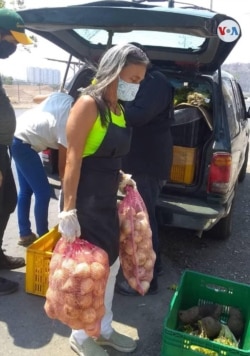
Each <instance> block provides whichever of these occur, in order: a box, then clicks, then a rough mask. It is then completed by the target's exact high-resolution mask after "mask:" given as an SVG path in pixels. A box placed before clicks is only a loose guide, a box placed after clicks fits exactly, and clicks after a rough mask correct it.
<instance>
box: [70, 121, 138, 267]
mask: <svg viewBox="0 0 250 356" xmlns="http://www.w3.org/2000/svg"><path fill="white" fill-rule="evenodd" d="M131 134H132V132H131V129H130V128H124V127H119V126H117V125H115V124H113V123H112V122H110V123H109V126H108V128H107V132H106V135H105V137H104V139H103V141H102V143H101V145H100V147H99V148H98V150H97V151H96V152H95V154H94V155H91V156H88V157H85V158H84V159H83V161H82V167H81V174H80V180H79V185H78V191H77V201H76V208H77V215H78V220H79V223H80V226H81V233H82V238H84V239H85V240H87V241H89V242H91V243H92V244H94V245H96V246H99V247H101V248H102V249H104V250H105V251H106V252H107V253H108V255H109V264H110V266H111V265H112V264H113V263H114V262H115V260H116V259H117V257H118V255H119V219H118V211H117V190H118V185H119V170H120V169H121V157H122V156H124V155H126V154H127V153H128V151H129V148H130V141H131Z"/></svg>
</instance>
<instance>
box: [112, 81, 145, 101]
mask: <svg viewBox="0 0 250 356" xmlns="http://www.w3.org/2000/svg"><path fill="white" fill-rule="evenodd" d="M139 87H140V84H135V83H127V82H125V81H124V80H122V79H121V78H119V82H118V88H117V97H118V99H120V100H122V101H133V100H134V99H135V97H136V94H137V92H138V90H139Z"/></svg>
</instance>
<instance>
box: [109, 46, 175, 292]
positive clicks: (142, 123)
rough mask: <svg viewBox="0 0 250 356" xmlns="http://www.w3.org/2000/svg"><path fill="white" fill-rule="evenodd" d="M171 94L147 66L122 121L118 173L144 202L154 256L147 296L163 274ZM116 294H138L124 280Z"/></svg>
mask: <svg viewBox="0 0 250 356" xmlns="http://www.w3.org/2000/svg"><path fill="white" fill-rule="evenodd" d="M135 45H137V44H135ZM138 47H139V46H138ZM173 94H174V89H173V87H172V85H171V84H170V82H169V81H168V79H167V77H166V76H165V75H164V74H163V73H161V72H160V71H158V70H157V69H156V68H154V67H151V68H150V69H148V71H147V74H146V76H145V79H144V80H143V81H142V83H141V84H140V89H139V91H138V93H137V95H136V98H135V100H134V101H132V102H128V103H125V104H124V108H125V119H126V122H127V125H128V126H131V127H133V135H132V141H131V146H130V151H129V153H128V154H127V155H126V156H125V158H124V159H123V165H122V170H123V171H124V172H126V173H130V174H132V178H133V180H135V182H136V185H137V189H138V191H139V193H140V195H141V196H142V198H143V200H144V203H145V205H146V208H147V211H148V215H149V222H150V227H151V230H152V242H153V249H154V251H155V253H156V262H155V266H154V276H153V280H152V281H151V284H150V288H149V291H148V294H156V293H157V292H158V276H160V275H162V274H163V268H162V264H161V258H160V251H159V236H158V223H157V220H156V204H157V200H158V197H159V194H160V191H161V188H162V186H163V184H164V181H166V180H168V178H169V174H170V169H171V165H172V149H173V142H172V135H171V131H170V126H171V123H172V120H173ZM116 291H117V292H118V293H120V294H123V295H131V296H133V295H138V293H137V292H136V291H134V290H133V289H132V288H131V287H130V286H129V285H128V283H127V282H126V281H123V282H121V283H120V284H117V285H116Z"/></svg>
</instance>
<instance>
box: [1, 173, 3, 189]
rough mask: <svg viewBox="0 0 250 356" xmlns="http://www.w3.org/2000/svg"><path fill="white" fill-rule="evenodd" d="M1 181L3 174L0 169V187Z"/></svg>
mask: <svg viewBox="0 0 250 356" xmlns="http://www.w3.org/2000/svg"><path fill="white" fill-rule="evenodd" d="M2 183H3V174H2V172H1V171H0V188H1V186H2Z"/></svg>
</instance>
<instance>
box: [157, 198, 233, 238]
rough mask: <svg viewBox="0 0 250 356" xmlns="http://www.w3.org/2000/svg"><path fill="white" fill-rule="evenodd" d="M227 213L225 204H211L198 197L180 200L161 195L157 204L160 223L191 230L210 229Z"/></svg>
mask: <svg viewBox="0 0 250 356" xmlns="http://www.w3.org/2000/svg"><path fill="white" fill-rule="evenodd" d="M226 205H227V204H226ZM226 214H227V208H226V206H225V205H224V206H223V205H219V204H209V203H207V202H204V201H200V200H197V199H189V200H188V201H183V202H180V199H178V200H177V199H173V198H166V199H164V198H163V197H160V199H159V201H158V204H157V219H158V223H159V224H160V225H163V226H171V227H180V228H184V229H189V230H196V231H203V230H209V229H210V228H211V227H212V226H214V225H215V224H216V223H217V221H219V220H220V219H221V218H223V217H224V216H226Z"/></svg>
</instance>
